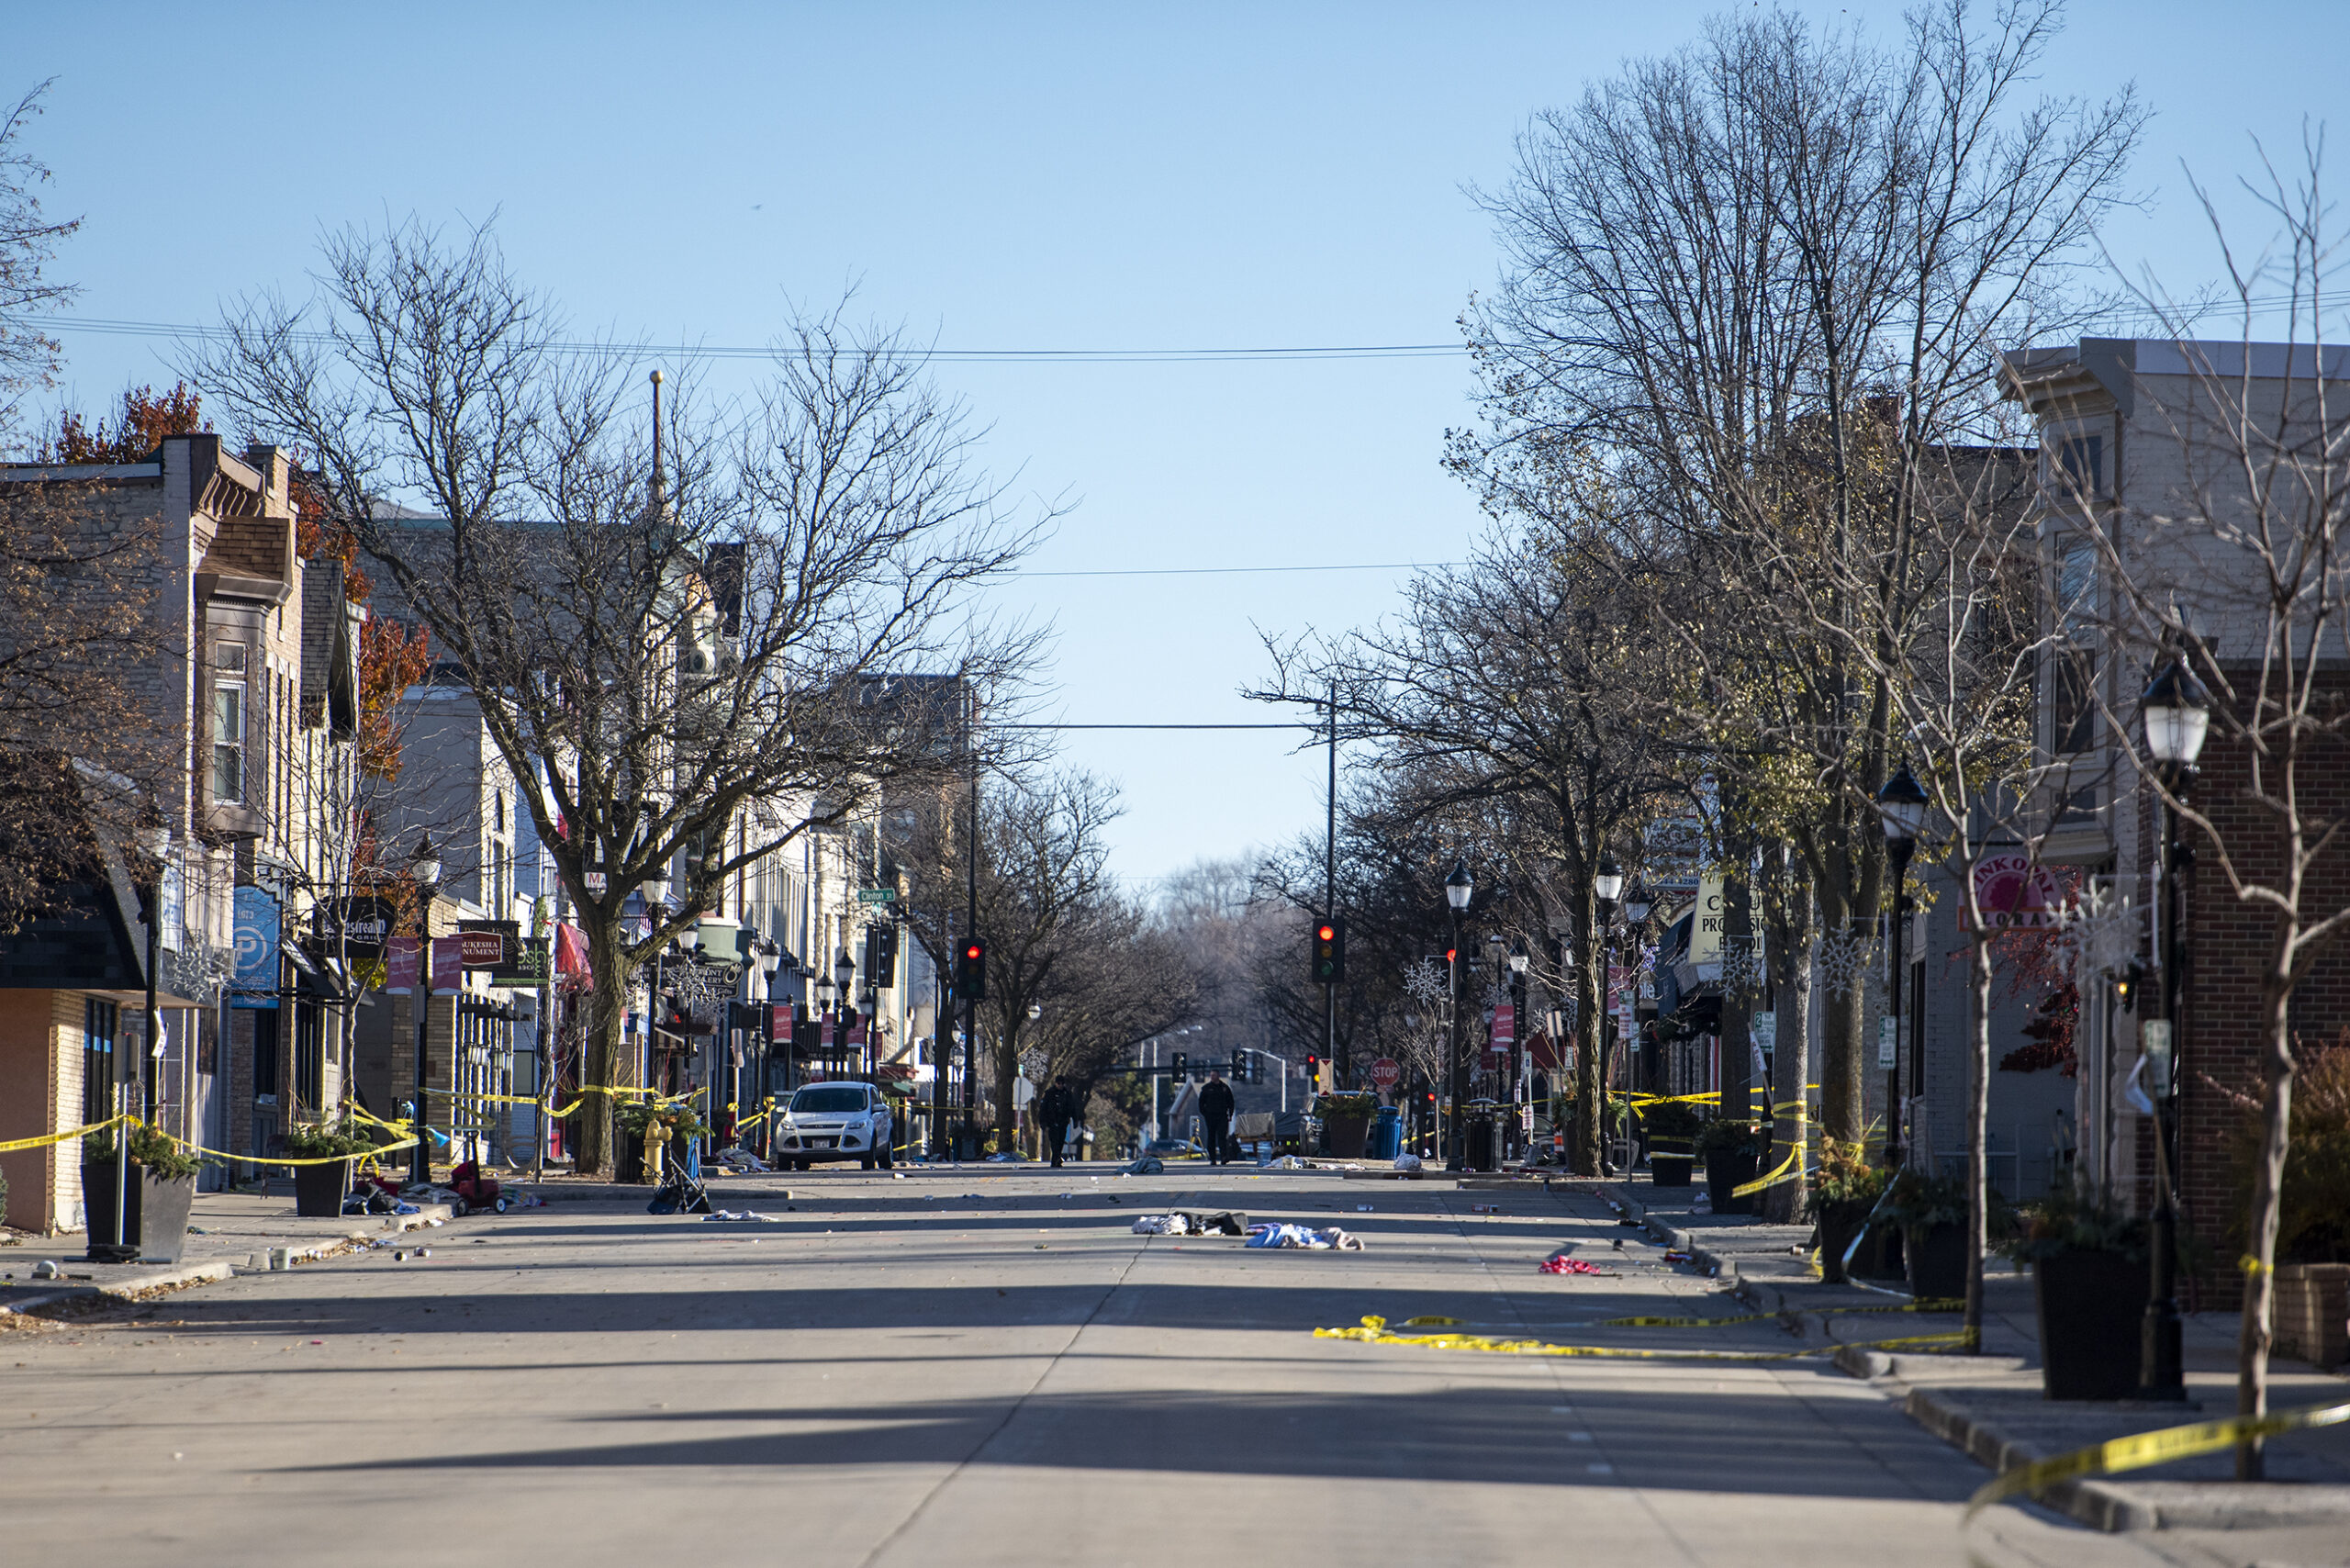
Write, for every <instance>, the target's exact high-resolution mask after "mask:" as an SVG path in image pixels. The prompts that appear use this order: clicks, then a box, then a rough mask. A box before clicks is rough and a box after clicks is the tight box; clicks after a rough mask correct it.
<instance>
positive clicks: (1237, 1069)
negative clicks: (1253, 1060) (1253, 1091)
mask: <svg viewBox="0 0 2350 1568" xmlns="http://www.w3.org/2000/svg"><path fill="white" fill-rule="evenodd" d="M1225 1077H1227V1078H1229V1079H1231V1080H1232V1081H1233V1082H1235V1083H1246V1082H1248V1057H1247V1056H1245V1055H1244V1054H1242V1053H1241V1052H1239V1051H1235V1052H1233V1053H1232V1069H1231V1070H1230V1071H1229V1072H1227V1073H1225Z"/></svg>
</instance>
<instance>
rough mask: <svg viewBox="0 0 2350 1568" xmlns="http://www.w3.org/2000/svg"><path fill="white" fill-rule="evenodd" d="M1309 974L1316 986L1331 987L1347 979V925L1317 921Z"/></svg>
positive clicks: (1344, 923)
mask: <svg viewBox="0 0 2350 1568" xmlns="http://www.w3.org/2000/svg"><path fill="white" fill-rule="evenodd" d="M1313 948H1314V955H1313V962H1312V964H1311V965H1310V966H1309V973H1310V975H1311V978H1312V979H1313V980H1314V983H1315V984H1316V985H1331V984H1335V983H1336V982H1337V981H1339V980H1344V979H1346V978H1347V923H1346V922H1345V921H1343V920H1323V921H1316V922H1315V925H1314V942H1313Z"/></svg>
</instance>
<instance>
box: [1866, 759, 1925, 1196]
mask: <svg viewBox="0 0 2350 1568" xmlns="http://www.w3.org/2000/svg"><path fill="white" fill-rule="evenodd" d="M1876 808H1877V812H1878V813H1879V815H1880V816H1882V817H1883V818H1884V821H1885V853H1886V858H1887V859H1888V860H1890V861H1892V862H1893V983H1892V985H1891V987H1890V989H1889V991H1888V999H1889V1002H1890V1006H1889V1007H1888V1009H1887V1013H1886V1015H1887V1016H1888V1017H1890V1018H1892V1019H1893V1020H1894V1021H1895V1023H1894V1033H1893V1052H1892V1057H1891V1059H1890V1061H1889V1062H1888V1064H1887V1065H1886V1071H1885V1162H1886V1166H1887V1167H1897V1166H1898V1165H1899V1164H1900V1163H1901V1143H1902V1140H1901V1027H1900V1023H1899V1020H1900V1017H1901V980H1902V976H1903V969H1902V959H1901V924H1902V921H1901V917H1902V915H1903V913H1905V912H1906V911H1907V909H1908V903H1909V896H1908V892H1907V891H1906V887H1907V885H1908V880H1909V857H1911V856H1912V855H1915V854H1916V853H1917V852H1918V834H1919V831H1920V830H1921V829H1923V828H1924V827H1925V825H1926V791H1925V790H1924V789H1923V788H1922V787H1921V786H1919V783H1918V777H1917V775H1916V774H1914V773H1911V772H1910V771H1909V765H1908V763H1906V762H1905V763H1903V764H1902V765H1901V771H1900V772H1898V773H1897V774H1895V775H1894V776H1893V777H1892V778H1888V779H1886V781H1885V788H1883V789H1882V790H1878V791H1877V792H1876ZM1920 1059H1922V1058H1920ZM1919 1089H1920V1083H1919V1075H1918V1074H1917V1073H1915V1072H1912V1073H1911V1074H1910V1077H1909V1092H1910V1093H1911V1095H1913V1096H1914V1095H1916V1094H1917V1093H1919Z"/></svg>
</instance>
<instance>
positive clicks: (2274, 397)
mask: <svg viewBox="0 0 2350 1568" xmlns="http://www.w3.org/2000/svg"><path fill="white" fill-rule="evenodd" d="M2261 156H2262V159H2263V168H2262V172H2261V174H2260V176H2259V177H2258V179H2257V181H2256V182H2247V188H2248V189H2249V190H2250V191H2251V194H2252V195H2253V196H2254V197H2255V199H2256V200H2257V201H2258V202H2259V204H2260V206H2261V207H2264V208H2265V209H2266V213H2267V215H2268V216H2269V217H2270V218H2273V219H2274V221H2275V222H2276V223H2277V226H2278V228H2277V234H2276V236H2275V237H2274V238H2273V239H2272V240H2271V241H2270V242H2269V244H2268V246H2267V247H2266V250H2265V251H2264V252H2261V254H2260V256H2259V257H2258V259H2257V260H2255V261H2253V262H2251V263H2245V262H2244V260H2243V259H2242V252H2238V251H2235V250H2234V249H2233V248H2232V246H2231V243H2230V241H2229V237H2228V236H2227V234H2226V233H2225V232H2224V231H2223V230H2221V226H2220V225H2219V222H2218V220H2217V218H2216V216H2215V217H2214V218H2213V229H2214V236H2215V238H2216V239H2217V240H2218V241H2219V242H2220V246H2221V252H2222V256H2223V259H2224V260H2225V262H2226V264H2227V267H2228V273H2229V288H2230V289H2231V291H2232V292H2233V296H2234V300H2233V305H2234V308H2235V310H2236V312H2237V317H2238V322H2239V326H2238V328H2237V329H2236V330H2231V331H2230V332H2229V333H2228V334H2227V336H2226V338H2225V339H2224V341H2223V342H2218V343H2216V344H2215V343H2212V342H2197V341H2196V338H2195V335H2194V332H2193V330H2192V329H2193V327H2194V325H2195V324H2196V323H2197V322H2198V321H2199V320H2201V319H2204V312H2203V311H2201V310H2199V311H2198V312H2197V313H2196V314H2195V315H2194V316H2193V317H2191V318H2190V317H2188V316H2187V315H2185V314H2182V313H2181V312H2179V311H2177V310H2176V309H2174V308H2172V306H2171V304H2170V302H2169V300H2168V299H2167V298H2166V297H2163V296H2161V295H2159V294H2158V293H2157V292H2155V291H2154V290H2152V289H2148V290H2145V291H2143V292H2142V293H2141V294H2140V297H2139V301H2140V303H2141V305H2142V306H2143V308H2145V309H2146V310H2147V311H2148V312H2149V313H2150V314H2152V315H2154V318H2155V319H2157V320H2158V321H2160V322H2161V323H2162V328H2163V335H2164V336H2165V338H2166V339H2168V340H2170V341H2171V342H2174V343H2175V344H2176V345H2177V353H2178V355H2179V359H2180V363H2181V364H2182V365H2183V367H2184V368H2183V370H2182V371H2181V372H2179V373H2177V385H2178V386H2183V388H2184V389H2183V390H2181V391H2177V392H2164V391H2161V390H2160V389H2159V388H2156V387H2151V386H2141V387H2140V388H2139V389H2138V390H2137V392H2136V398H2137V409H2138V412H2137V418H2138V420H2139V422H2140V423H2141V424H2142V425H2143V426H2145V427H2146V433H2145V434H2144V435H2143V436H2140V437H2138V438H2136V439H2138V440H2139V442H2140V443H2141V450H2142V451H2143V450H2144V449H2145V442H2158V443H2159V449H2160V452H2161V457H2160V458H2159V459H2158V462H2159V464H2160V465H2161V466H2159V467H2157V468H2155V469H2154V472H2157V473H2167V474H2171V475H2174V476H2175V477H2172V478H2170V479H2168V480H2166V481H2157V482H2156V483H2154V484H2150V485H2147V486H2143V487H2138V488H2137V489H2136V490H2135V491H2134V492H2123V493H2121V494H2120V495H2118V496H2114V497H2110V498H2108V497H2103V496H2100V495H2098V494H2097V493H2096V491H2095V487H2094V486H2093V485H2092V484H2087V483H2075V484H2067V485H2065V486H2063V487H2061V490H2060V493H2059V495H2058V496H2056V497H2055V498H2053V499H2054V501H2055V506H2054V509H2053V515H2052V517H2051V519H2050V523H2049V526H2050V528H2051V530H2052V532H2054V531H2061V532H2062V534H2063V536H2064V537H2065V539H2066V541H2067V542H2068V543H2070V545H2071V546H2072V547H2073V548H2076V549H2077V550H2078V551H2080V552H2081V560H2080V570H2081V574H2082V575H2083V576H2084V577H2086V578H2087V582H2088V584H2089V588H2088V590H2087V592H2085V593H2083V594H2082V595H2081V599H2082V600H2083V603H2082V605H2081V607H2080V609H2079V610H2078V611H2077V612H2076V617H2075V620H2076V623H2077V624H2076V631H2075V636H2074V642H2075V644H2076V647H2077V648H2078V650H2079V654H2080V656H2081V657H2082V658H2083V659H2084V660H2087V659H2089V658H2092V657H2094V658H2096V659H2098V660H2100V661H2101V662H2102V664H2103V666H2106V667H2108V668H2109V670H2110V672H2111V673H2110V674H2109V676H2108V678H2105V679H2102V680H2099V681H2098V682H2096V683H2095V684H2094V685H2093V686H2092V687H2091V688H2090V692H2091V695H2092V696H2093V697H2094V699H2095V703H2096V707H2097V709H2098V720H2099V722H2100V727H2101V728H2102V729H2103V730H2104V731H2105V732H2106V734H2108V736H2109V741H2108V744H2109V745H2111V747H2112V748H2113V750H2114V751H2115V752H2116V753H2117V754H2118V755H2119V756H2121V758H2122V760H2123V762H2124V763H2125V764H2126V767H2127V768H2128V770H2129V774H2130V775H2132V776H2134V778H2135V779H2136V781H2137V783H2138V786H2139V788H2140V790H2141V791H2142V792H2143V796H2146V797H2151V800H2152V801H2153V802H2154V804H2155V805H2157V806H2158V807H2159V810H2160V812H2161V813H2162V814H2163V815H2164V816H2165V817H2166V818H2167V819H2168V820H2169V821H2171V822H2172V823H2176V824H2177V826H2178V834H2179V838H2180V840H2181V844H2182V847H2183V848H2185V849H2186V850H2187V851H2188V853H2190V854H2191V855H2192V857H2193V858H2192V861H2191V862H2190V863H2187V864H2178V865H2174V866H2172V867H2170V868H2168V874H2169V875H2170V877H2171V878H2172V885H2173V886H2174V887H2177V888H2180V889H2182V890H2184V891H2185V892H2186V894H2187V898H2186V902H2187V903H2188V905H2190V906H2191V912H2190V913H2186V914H2185V923H2184V926H2183V931H2184V933H2185V935H2187V937H2188V941H2189V942H2191V943H2193V944H2195V945H2197V946H2201V945H2202V944H2205V943H2207V942H2210V941H2212V940H2213V939H2214V938H2215V937H2216V938H2217V939H2218V940H2221V941H2224V942H2226V943H2228V944H2230V945H2231V946H2233V947H2236V948H2243V947H2244V946H2247V945H2248V946H2249V949H2250V951H2249V954H2248V956H2247V958H2245V959H2244V960H2243V961H2242V968H2244V969H2249V970H2250V971H2251V972H2252V973H2254V974H2255V975H2256V976H2257V982H2258V993H2257V1000H2256V1002H2255V1004H2254V1008H2253V1013H2254V1016H2255V1021H2256V1025H2255V1050H2256V1053H2257V1057H2256V1059H2257V1060H2258V1062H2259V1070H2260V1083H2259V1092H2258V1100H2259V1109H2258V1123H2259V1134H2258V1138H2257V1143H2256V1151H2255V1155H2254V1158H2253V1159H2252V1160H2251V1162H2250V1166H2249V1170H2248V1174H2249V1176H2250V1178H2251V1180H2250V1182H2249V1192H2248V1195H2247V1201H2246V1206H2245V1210H2244V1226H2243V1236H2244V1251H2243V1255H2242V1257H2241V1259H2240V1260H2239V1264H2238V1267H2239V1271H2240V1272H2241V1274H2242V1278H2243V1282H2244V1300H2243V1315H2242V1320H2241V1326H2240V1329H2239V1334H2238V1340H2237V1384H2236V1397H2237V1413H2238V1414H2239V1415H2242V1416H2245V1417H2256V1416H2259V1415H2263V1414H2265V1413H2266V1410H2267V1408H2268V1361H2269V1354H2270V1349H2271V1345H2272V1342H2273V1338H2274V1332H2275V1323H2276V1319H2275V1296H2276V1274H2275V1270H2276V1263H2277V1242H2278V1236H2279V1234H2280V1230H2281V1227H2282V1225H2283V1221H2284V1215H2285V1192H2286V1185H2287V1181H2288V1167H2289V1164H2290V1160H2291V1159H2292V1156H2293V1154H2294V1152H2295V1148H2294V1138H2293V1131H2292V1129H2293V1125H2294V1110H2295V1094H2296V1086H2297V1083H2298V1081H2299V1080H2300V1074H2301V1072H2302V1070H2303V1069H2304V1067H2305V1065H2306V1063H2305V1062H2304V1060H2303V1058H2302V1054H2301V1051H2300V1048H2299V1047H2297V1044H2296V1039H2295V1034H2294V1029H2293V1022H2294V1017H2293V1014H2294V1011H2295V999H2296V995H2297V993H2298V992H2300V991H2301V989H2302V987H2303V985H2304V982H2306V981H2308V980H2310V979H2311V975H2312V974H2313V973H2314V972H2315V971H2316V970H2317V969H2318V966H2319V965H2320V964H2321V963H2322V962H2323V961H2326V960H2328V959H2329V958H2334V959H2338V958H2339V955H2340V953H2341V951H2342V946H2343V940H2344V936H2345V935H2350V898H2345V897H2344V894H2343V893H2342V891H2341V889H2342V886H2343V882H2342V878H2341V876H2340V872H2339V869H2338V868H2339V867H2340V865H2341V864H2342V860H2343V857H2344V853H2345V850H2344V834H2345V832H2350V796H2345V794H2344V790H2342V789H2341V787H2340V781H2341V780H2342V778H2344V775H2345V764H2350V689H2345V686H2344V678H2343V674H2342V671H2343V669H2344V662H2345V660H2350V575H2345V573H2344V571H2343V569H2342V567H2341V565H2340V563H2341V562H2342V560H2343V558H2344V554H2345V553H2346V552H2350V393H2346V392H2345V387H2350V381H2345V378H2344V369H2343V360H2342V353H2343V351H2342V348H2341V347H2340V345H2338V344H2334V343H2330V342H2327V341H2326V339H2325V337H2324V331H2323V329H2322V321H2323V320H2324V319H2325V313H2324V310H2323V309H2322V307H2324V306H2326V303H2327V301H2328V300H2330V298H2331V295H2330V294H2329V293H2328V292H2327V284H2328V282H2329V277H2328V274H2329V270H2330V267H2331V263H2332V262H2333V257H2334V255H2335V253H2336V252H2337V251H2338V249H2339V246H2340V239H2339V236H2338V235H2335V234H2333V233H2332V232H2330V231H2329V229H2328V220H2329V218H2330V217H2331V215H2332V209H2331V207H2329V205H2328V203H2327V200H2326V198H2325V197H2324V196H2323V194H2322V174H2323V170H2322V162H2323V156H2322V142H2321V141H2320V140H2317V139H2316V138H2314V137H2311V138H2307V139H2305V142H2304V148H2303V162H2302V164H2301V166H2300V168H2299V169H2298V170H2296V171H2293V172H2292V173H2291V174H2287V173H2286V172H2284V171H2280V170H2279V169H2278V168H2277V167H2276V166H2275V165H2274V164H2272V163H2270V162H2267V160H2266V152H2265V151H2263V152H2262V154H2261ZM2198 195H2199V196H2203V198H2204V201H2205V209H2206V211H2207V213H2209V212H2211V211H2212V210H2213V208H2212V207H2211V203H2210V198H2209V197H2208V196H2204V193H2203V192H2202V190H2201V188H2200V187H2198ZM2280 294H2281V296H2282V303H2281V304H2280V303H2279V299H2278V296H2279V295H2280ZM2280 313H2281V319H2284V320H2285V321H2286V322H2287V323H2288V328H2287V332H2286V344H2285V347H2284V349H2283V351H2282V353H2281V354H2279V355H2278V356H2277V359H2276V360H2275V361H2274V362H2273V365H2274V368H2275V369H2276V371H2277V374H2275V375H2264V373H2263V370H2262V368H2261V367H2259V366H2256V365H2255V363H2254V359H2253V355H2252V353H2248V352H2247V350H2246V345H2251V344H2254V343H2255V340H2256V339H2257V338H2258V336H2259V335H2260V334H2259V333H2258V332H2257V331H2256V330H2255V328H2256V327H2257V326H2258V325H2259V324H2260V323H2261V322H2263V321H2266V320H2275V319H2280ZM2321 367H2322V368H2321ZM2124 374H2132V375H2134V374H2137V373H2135V372H2124ZM2165 671H2167V672H2169V678H2172V679H2173V680H2174V686H2173V691H2174V693H2176V694H2177V695H2181V696H2188V697H2201V698H2203V699H2204V700H2208V702H2209V704H2210V708H2209V719H2208V723H2209V729H2210V739H2209V742H2208V744H2207V745H2205V746H2204V748H2203V754H2202V759H2201V770H2202V773H2203V775H2204V776H2205V779H2204V781H2202V782H2195V773H2194V771H2193V770H2192V769H2186V770H2182V769H2180V768H2178V767H2176V766H2175V765H2173V764H2172V763H2169V762H2167V761H2165V760H2164V759H2162V758H2158V757H2156V756H2154V755H2153V753H2152V749H2151V747H2150V745H2149V744H2148V738H2147V735H2146V734H2145V729H2144V724H2143V706H2144V702H2145V699H2144V697H2143V695H2142V694H2143V693H2144V692H2145V691H2146V690H2147V688H2148V681H2149V678H2151V677H2154V676H2155V675H2156V674H2157V673H2158V672H2165ZM2215 776H2216V777H2215ZM2190 786H2191V787H2190ZM2164 837H2165V834H2163V833H2162V832H2161V831H2160V829H2159V828H2157V829H2156V830H2155V832H2154V834H2153V835H2152V838H2151V842H2152V843H2154V845H2156V846H2160V845H2161V844H2162V843H2163V840H2164ZM2214 927H2217V928H2218V929H2217V930H2214ZM2151 957H2152V958H2153V959H2154V963H2155V965H2156V966H2157V967H2159V966H2160V965H2162V964H2163V963H2164V962H2165V961H2166V960H2165V956H2164V954H2163V953H2162V952H2160V951H2159V950H2157V951H2155V952H2154V953H2153V954H2152V955H2151ZM2220 1011H2221V1009H2210V1010H2207V1009H2205V1008H2204V1007H2203V1006H2202V1005H2200V1004H2195V1005H2193V1006H2192V1007H2191V1008H2190V1011H2189V1013H2188V1019H2187V1022H2186V1024H2185V1034H2184V1037H2183V1039H2182V1040H2181V1041H2179V1042H2177V1045H2178V1047H2179V1048H2180V1052H2181V1054H2180V1058H2179V1059H2180V1061H2181V1064H2182V1069H2181V1074H2182V1077H2181V1081H2182V1092H2185V1091H2186V1090H2187V1089H2191V1087H2192V1085H2193V1084H2194V1083H2196V1082H2198V1081H2199V1080H2198V1079H2196V1078H2195V1077H2194V1076H2193V1067H2192V1064H2193V1063H2194V1061H2195V1052H2196V1035H2197V1031H2198V1030H2199V1028H2201V1029H2210V1028H2213V1027H2220V1026H2224V1025H2221V1023H2220V1021H2219V1020H2217V1019H2215V1018H2213V1017H2212V1016H2211V1014H2214V1013H2217V1012H2220ZM2265 1462H2266V1461H2265V1440H2264V1439H2252V1440H2250V1441H2247V1442H2245V1443H2244V1444H2242V1445H2240V1446H2239V1448H2238V1450H2237V1463H2236V1473H2237V1475H2238V1477H2239V1478H2240V1479H2244V1480H2257V1479H2261V1478H2262V1477H2263V1475H2264V1474H2265Z"/></svg>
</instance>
